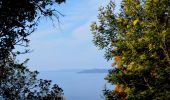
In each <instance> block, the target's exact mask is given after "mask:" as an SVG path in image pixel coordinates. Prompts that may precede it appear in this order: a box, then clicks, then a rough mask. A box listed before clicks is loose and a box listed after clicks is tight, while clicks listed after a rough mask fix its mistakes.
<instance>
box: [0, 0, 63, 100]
mask: <svg viewBox="0 0 170 100" xmlns="http://www.w3.org/2000/svg"><path fill="white" fill-rule="evenodd" d="M62 2H65V0H0V97H1V98H3V99H5V100H18V99H21V100H30V99H31V100H46V99H48V100H61V99H63V97H62V96H63V91H62V89H61V88H60V87H58V85H56V84H55V85H54V86H53V87H52V86H51V85H50V84H51V81H50V80H42V79H37V74H38V72H37V71H30V70H29V69H28V68H26V66H25V65H24V63H23V64H20V63H18V62H16V56H17V55H19V54H21V53H27V52H29V51H28V50H26V51H24V52H21V51H17V52H14V49H15V46H17V45H19V46H24V47H27V46H28V43H29V40H28V38H27V37H28V36H29V35H30V34H32V33H33V32H34V30H35V29H36V26H37V25H38V22H39V19H40V18H41V17H43V16H45V17H50V18H52V17H53V16H55V17H56V18H57V19H58V18H59V16H60V15H62V14H61V13H60V12H58V11H57V10H55V9H54V7H53V5H56V4H60V3H62Z"/></svg>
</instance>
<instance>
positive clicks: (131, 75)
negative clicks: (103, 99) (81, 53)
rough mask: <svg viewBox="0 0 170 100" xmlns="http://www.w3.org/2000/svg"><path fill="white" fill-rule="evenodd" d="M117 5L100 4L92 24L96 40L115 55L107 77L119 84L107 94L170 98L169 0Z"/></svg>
mask: <svg viewBox="0 0 170 100" xmlns="http://www.w3.org/2000/svg"><path fill="white" fill-rule="evenodd" d="M114 8H115V5H114V3H113V2H112V1H111V2H110V3H109V5H107V6H106V7H102V8H100V9H99V16H98V19H99V24H96V22H94V23H93V24H92V25H91V30H92V33H93V42H94V44H95V45H96V46H98V47H99V48H100V49H105V51H106V59H108V60H109V59H112V58H114V59H115V60H114V64H113V65H114V68H113V69H111V71H110V72H109V74H108V75H107V77H106V79H107V80H108V81H109V82H110V83H112V84H116V87H117V88H116V89H115V90H112V91H111V92H109V93H108V95H109V96H110V97H112V99H113V98H114V99H118V100H125V99H130V100H134V99H135V100H145V99H148V100H152V99H156V100H157V99H161V100H164V99H165V100H168V99H170V96H169V95H170V91H169V90H170V85H169V84H168V81H170V78H169V75H170V45H169V44H170V1H169V0H123V1H122V3H121V9H120V12H119V13H114ZM117 58H119V59H118V60H117ZM120 72H121V73H120ZM122 95H123V96H122ZM112 99H109V100H112Z"/></svg>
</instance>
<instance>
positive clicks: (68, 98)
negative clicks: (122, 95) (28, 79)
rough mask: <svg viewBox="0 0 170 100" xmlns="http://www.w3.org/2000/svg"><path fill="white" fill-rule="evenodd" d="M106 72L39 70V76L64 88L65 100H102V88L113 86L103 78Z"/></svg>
mask: <svg viewBox="0 0 170 100" xmlns="http://www.w3.org/2000/svg"><path fill="white" fill-rule="evenodd" d="M106 75H107V73H78V71H73V70H72V71H41V72H40V74H39V78H42V79H48V80H52V82H53V83H56V84H58V85H59V86H60V87H61V88H62V89H63V90H64V98H65V100H104V96H103V92H102V90H103V89H104V88H105V87H107V88H110V89H112V88H114V87H113V86H112V85H110V84H109V83H107V81H106V80H104V77H105V76H106Z"/></svg>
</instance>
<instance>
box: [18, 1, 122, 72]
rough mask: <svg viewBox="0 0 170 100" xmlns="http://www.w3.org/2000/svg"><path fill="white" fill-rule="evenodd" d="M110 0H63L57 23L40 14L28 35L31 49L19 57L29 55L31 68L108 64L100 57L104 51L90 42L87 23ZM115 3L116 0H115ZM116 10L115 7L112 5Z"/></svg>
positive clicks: (99, 65) (77, 67)
mask: <svg viewBox="0 0 170 100" xmlns="http://www.w3.org/2000/svg"><path fill="white" fill-rule="evenodd" d="M109 1H110V0H66V3H65V4H62V5H59V6H58V7H57V9H58V11H60V12H61V13H62V14H64V15H65V16H64V17H60V22H61V23H60V24H58V22H57V21H54V22H53V24H52V21H51V20H49V19H47V18H42V19H41V21H40V23H39V26H38V28H37V30H36V31H35V32H34V33H33V34H32V35H31V36H30V37H29V38H30V40H31V42H30V47H29V48H30V49H32V50H33V52H31V53H29V54H25V55H21V56H20V57H19V59H20V60H24V59H26V58H29V59H30V61H29V62H28V64H27V65H28V66H29V68H31V69H34V70H35V69H36V70H39V71H43V70H60V69H90V68H109V67H110V66H111V62H112V61H110V62H107V61H106V60H105V59H104V57H103V56H104V52H103V51H100V50H98V48H97V47H95V46H94V44H93V43H92V34H91V32H90V24H91V23H92V22H93V21H96V20H97V15H98V8H99V7H100V6H105V5H106V4H107V3H108V2H109ZM115 2H116V4H119V3H120V0H115ZM116 10H118V9H117V8H116Z"/></svg>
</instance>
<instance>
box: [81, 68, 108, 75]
mask: <svg viewBox="0 0 170 100" xmlns="http://www.w3.org/2000/svg"><path fill="white" fill-rule="evenodd" d="M78 73H80V74H81V73H82V74H83V73H84V74H86V73H108V69H97V68H95V69H85V70H82V71H79V72H78Z"/></svg>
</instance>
